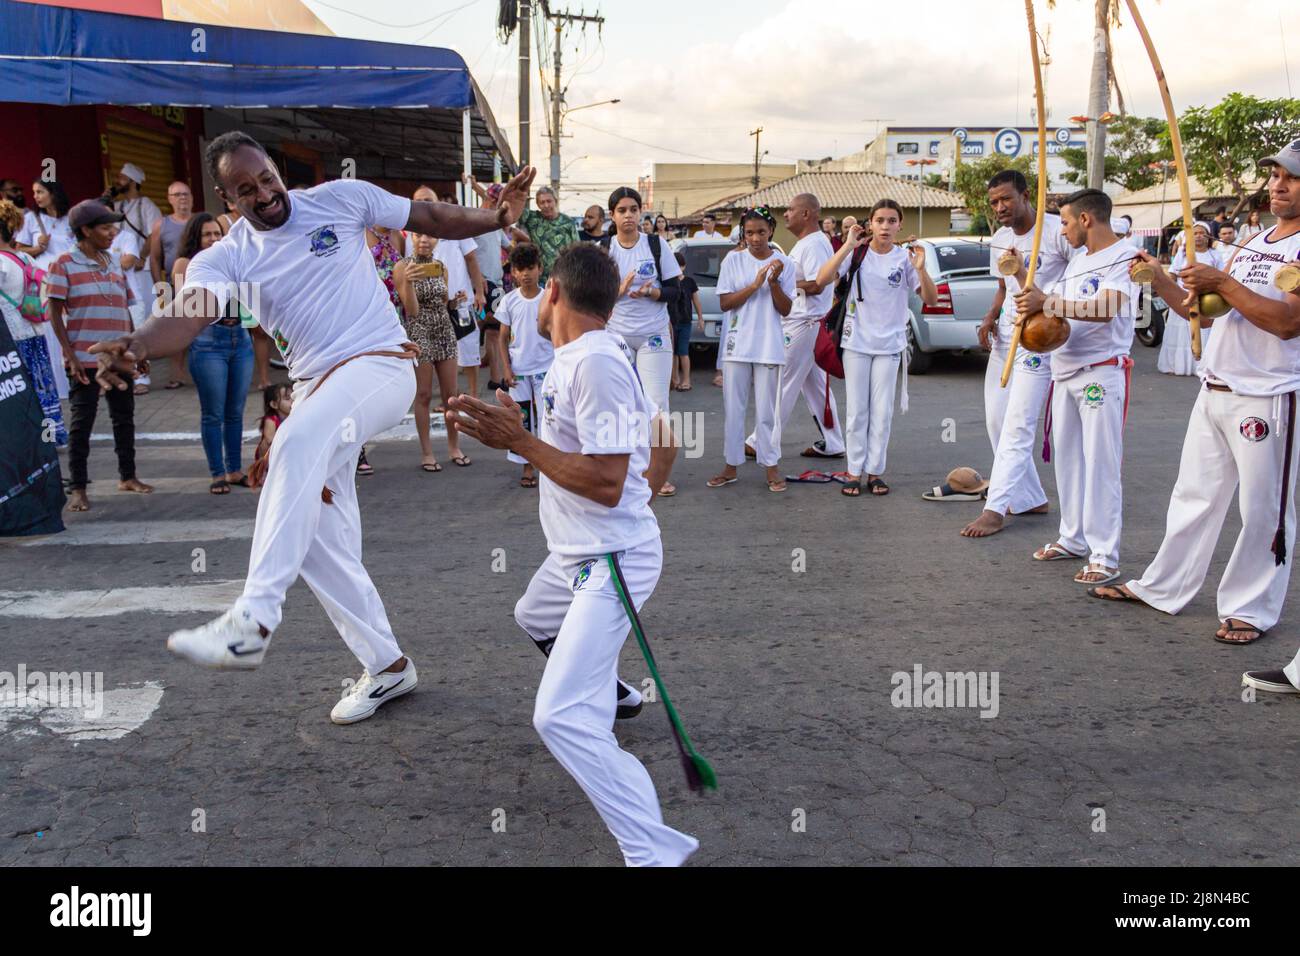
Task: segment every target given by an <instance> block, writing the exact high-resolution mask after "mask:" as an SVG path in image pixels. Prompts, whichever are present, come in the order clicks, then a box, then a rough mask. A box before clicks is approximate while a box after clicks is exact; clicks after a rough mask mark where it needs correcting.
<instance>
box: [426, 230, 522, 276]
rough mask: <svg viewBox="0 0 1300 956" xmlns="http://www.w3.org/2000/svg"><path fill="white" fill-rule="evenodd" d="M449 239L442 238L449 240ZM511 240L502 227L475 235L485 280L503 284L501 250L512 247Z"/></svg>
mask: <svg viewBox="0 0 1300 956" xmlns="http://www.w3.org/2000/svg"><path fill="white" fill-rule="evenodd" d="M447 241H449V240H445V239H444V240H440V241H439V244H440V245H441V243H442V242H447ZM510 245H511V243H510V240H509V239H508V238H507V237H506V234H505V233H504V232H502V231H501V230H500V229H493V230H492V231H491V232H485V233H484V234H483V235H481V236H475V237H474V250H475V252H476V254H477V255H478V268H479V271H480V272H482V273H483V281H484V282H495V283H496V284H497V285H500V284H501V279H502V276H503V274H504V268H503V266H502V265H501V250H502V249H509V248H510Z"/></svg>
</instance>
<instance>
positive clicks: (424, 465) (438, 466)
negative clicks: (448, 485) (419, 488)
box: [420, 461, 442, 475]
mask: <svg viewBox="0 0 1300 956" xmlns="http://www.w3.org/2000/svg"><path fill="white" fill-rule="evenodd" d="M420 469H421V470H422V471H427V472H428V473H429V474H431V475H432V474H434V473H435V472H439V471H442V462H440V461H435V462H432V463H430V462H427V461H426V462H421V464H420Z"/></svg>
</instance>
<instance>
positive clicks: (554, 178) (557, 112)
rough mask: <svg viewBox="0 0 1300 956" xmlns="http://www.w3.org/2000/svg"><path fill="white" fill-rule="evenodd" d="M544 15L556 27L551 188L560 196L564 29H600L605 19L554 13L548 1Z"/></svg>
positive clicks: (543, 8)
mask: <svg viewBox="0 0 1300 956" xmlns="http://www.w3.org/2000/svg"><path fill="white" fill-rule="evenodd" d="M542 13H543V15H544V16H545V17H546V18H547V19H548V20H550V21H551V22H552V23H553V24H554V26H555V80H554V85H553V86H552V87H551V188H552V189H554V190H555V191H556V194H557V196H558V194H559V191H560V134H561V129H560V121H561V118H562V117H561V108H562V107H563V105H564V88H563V87H562V86H561V85H560V66H561V47H562V46H563V41H564V28H565V27H566V26H572V25H574V24H582V25H583V27H584V29H585V27H586V25H587V24H588V23H594V24H595V25H596V28H597V29H600V27H601V26H602V25H604V23H605V18H604V17H601V16H589V15H587V14H585V13H568V12H567V11H554V12H553V11H552V10H551V5H550V3H548V2H547V0H542Z"/></svg>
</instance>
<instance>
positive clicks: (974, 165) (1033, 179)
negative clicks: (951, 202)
mask: <svg viewBox="0 0 1300 956" xmlns="http://www.w3.org/2000/svg"><path fill="white" fill-rule="evenodd" d="M1004 169H1018V170H1020V172H1022V173H1023V174H1024V176H1025V180H1026V181H1027V182H1028V183H1029V195H1031V196H1037V195H1038V163H1037V161H1036V160H1035V159H1034V158H1033V157H1031V156H1018V157H1017V158H1015V159H1012V158H1011V157H1009V156H1005V155H1003V154H1002V153H994V154H993V155H992V156H986V157H985V158H984V159H977V160H975V161H973V162H967V161H965V160H963V161H962V162H961V163H960V164H959V165H958V166H957V171H956V174H955V175H954V176H953V184H952V190H953V192H955V193H957V194H958V195H960V196H961V198H962V199H963V200H964V201H965V203H966V208H967V209H969V210H970V214H971V227H970V231H971V232H972V233H976V234H981V235H987V234H988V233H989V232H990V231H991V230H990V229H989V216H990V213H992V209H991V208H990V207H989V180H990V179H992V178H993V176H994V174H996V173H1000V172H1002V170H1004Z"/></svg>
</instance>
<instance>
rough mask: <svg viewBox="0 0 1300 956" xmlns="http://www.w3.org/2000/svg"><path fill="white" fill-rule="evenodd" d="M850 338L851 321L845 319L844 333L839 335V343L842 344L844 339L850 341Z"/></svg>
mask: <svg viewBox="0 0 1300 956" xmlns="http://www.w3.org/2000/svg"><path fill="white" fill-rule="evenodd" d="M851 338H853V320H852V319H845V320H844V331H842V332H841V333H840V341H841V342H843V341H844V340H845V339H851Z"/></svg>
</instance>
